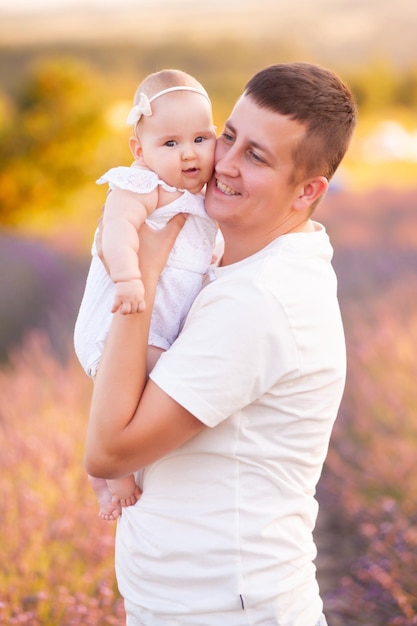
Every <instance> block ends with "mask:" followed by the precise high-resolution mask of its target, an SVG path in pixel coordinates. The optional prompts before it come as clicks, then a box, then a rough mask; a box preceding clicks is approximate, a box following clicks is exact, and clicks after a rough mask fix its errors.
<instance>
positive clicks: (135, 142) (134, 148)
mask: <svg viewBox="0 0 417 626" xmlns="http://www.w3.org/2000/svg"><path fill="white" fill-rule="evenodd" d="M129 148H130V151H131V153H132V154H133V157H134V159H135V161H138V162H139V164H140V165H145V162H144V160H143V150H142V144H141V143H140V141H139V139H138V138H137V137H135V135H132V137H129Z"/></svg>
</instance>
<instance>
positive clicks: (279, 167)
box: [206, 96, 305, 243]
mask: <svg viewBox="0 0 417 626" xmlns="http://www.w3.org/2000/svg"><path fill="white" fill-rule="evenodd" d="M304 133H305V127H304V125H302V124H300V123H299V122H296V121H294V120H291V119H289V118H288V117H286V116H283V115H280V114H278V113H275V112H273V111H270V110H268V109H265V108H260V107H259V106H258V105H257V104H256V103H255V102H254V101H253V100H252V99H251V98H250V96H242V97H241V98H240V100H238V102H237V104H236V106H235V108H234V109H233V111H232V114H231V116H230V118H229V120H228V121H227V122H226V125H225V128H224V130H223V133H222V134H221V136H220V137H219V138H218V140H217V145H216V153H215V176H214V178H213V179H212V180H211V181H210V183H209V185H208V189H207V194H206V209H207V212H208V214H209V215H210V216H211V217H212V218H213V219H215V220H217V221H218V222H219V224H220V226H221V228H222V230H223V229H226V230H227V228H229V227H231V228H232V229H233V232H234V233H237V232H240V233H241V234H242V236H248V237H250V239H251V241H253V240H254V239H255V238H256V237H258V238H259V240H260V241H261V243H262V242H265V243H268V242H269V241H271V240H272V239H274V238H275V237H276V236H278V235H280V234H283V233H285V232H286V230H285V229H286V224H287V223H289V224H291V220H292V219H293V216H294V209H293V203H294V201H295V200H296V198H297V197H298V195H299V193H300V189H302V187H303V183H302V182H301V183H300V182H298V183H291V182H290V181H291V180H292V176H293V174H294V167H295V166H294V163H293V152H294V148H295V147H296V146H297V145H298V143H299V142H300V140H301V139H302V138H303V136H304ZM288 220H289V222H288Z"/></svg>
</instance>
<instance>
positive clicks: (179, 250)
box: [74, 167, 217, 378]
mask: <svg viewBox="0 0 417 626" xmlns="http://www.w3.org/2000/svg"><path fill="white" fill-rule="evenodd" d="M97 182H98V183H100V184H101V183H104V182H107V183H108V184H109V186H110V188H114V187H119V188H121V189H126V190H129V191H133V192H136V193H149V192H151V191H153V190H154V189H155V188H156V187H157V186H158V185H161V186H162V187H163V189H165V190H166V191H172V192H173V191H182V190H177V189H176V188H175V187H170V186H169V185H167V184H166V183H164V182H163V181H162V180H161V179H160V178H158V176H157V174H155V173H154V172H151V171H147V170H143V169H139V168H136V167H116V168H112V169H111V170H109V171H108V172H107V173H106V174H104V175H103V176H102V177H101V178H99V180H98V181H97ZM177 213H188V214H189V217H188V219H187V221H186V222H185V225H184V227H183V228H182V230H181V232H180V234H179V235H178V237H177V240H176V242H175V244H174V247H173V248H172V250H171V253H170V256H169V258H168V262H167V265H166V267H165V269H164V270H163V272H162V274H161V276H160V279H159V283H158V287H157V291H156V297H155V304H154V309H153V312H152V320H151V327H150V331H149V344H150V345H154V346H158V347H159V348H162V349H164V350H166V349H168V348H169V346H170V345H171V344H172V343H173V341H174V340H175V339H176V337H177V335H178V333H179V331H180V329H181V326H182V323H183V321H184V319H185V316H186V315H187V313H188V310H189V308H190V306H191V304H192V303H193V301H194V298H195V297H196V295H197V294H198V292H199V291H200V289H201V285H202V278H203V276H204V274H205V273H206V272H207V270H208V268H209V266H210V262H211V258H212V254H213V249H214V245H215V239H216V232H217V227H216V224H215V223H214V222H213V220H211V219H210V218H209V217H208V215H207V213H206V212H205V209H204V198H203V196H202V195H200V194H191V193H189V192H188V191H184V192H183V194H182V195H181V196H180V197H179V198H177V199H176V200H173V202H171V203H169V204H167V205H165V206H163V207H161V208H158V209H156V210H155V211H154V212H153V213H152V214H151V215H150V216H149V217H148V219H147V220H146V223H147V224H149V225H150V226H151V227H153V228H156V229H159V228H163V227H164V226H165V225H166V224H167V222H168V221H169V220H170V219H171V218H172V217H173V216H174V215H176V214H177ZM113 297H114V284H113V282H112V280H111V279H110V277H109V275H108V274H107V272H106V270H105V269H104V266H103V264H102V262H101V261H100V259H99V257H98V256H97V250H96V247H95V244H93V247H92V260H91V265H90V270H89V273H88V276H87V281H86V286H85V291H84V296H83V298H82V302H81V306H80V310H79V313H78V317H77V321H76V324H75V331H74V346H75V352H76V354H77V357H78V359H79V361H80V363H81V365H82V367H83V368H84V370H85V371H86V373H87V374H88V375H89V376H91V377H92V378H94V376H95V374H96V372H97V367H98V364H99V362H100V358H101V355H102V352H103V348H104V342H105V340H106V337H107V334H108V332H109V328H110V324H111V320H112V314H111V307H112V303H113Z"/></svg>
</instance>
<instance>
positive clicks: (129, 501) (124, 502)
mask: <svg viewBox="0 0 417 626" xmlns="http://www.w3.org/2000/svg"><path fill="white" fill-rule="evenodd" d="M141 495H142V492H141V490H140V489H139V487H138V486H137V485H135V490H134V492H133V493H131V494H130V496H128V497H127V498H120V500H119V502H120V505H121V506H122V507H125V506H133V505H134V504H136V502H137V501H138V500H139V498H140V497H141Z"/></svg>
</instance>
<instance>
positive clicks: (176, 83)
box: [133, 69, 208, 104]
mask: <svg viewBox="0 0 417 626" xmlns="http://www.w3.org/2000/svg"><path fill="white" fill-rule="evenodd" d="M170 87H194V88H196V89H199V90H201V91H202V92H204V93H205V94H207V92H206V90H205V89H204V87H203V85H202V84H201V83H200V82H199V81H198V80H197V79H196V78H194V76H191V75H190V74H187V73H186V72H183V71H182V70H174V69H165V70H161V71H160V72H155V73H153V74H149V75H148V76H147V77H146V78H145V79H144V80H143V81H142V82H141V83H140V85H139V87H138V88H137V89H136V92H135V97H134V99H133V102H134V104H137V103H138V102H139V99H140V94H141V93H144V94H145V95H146V96H148V98H152V96H154V95H155V94H156V93H158V92H159V91H162V90H163V89H169V88H170ZM207 97H208V95H207Z"/></svg>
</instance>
